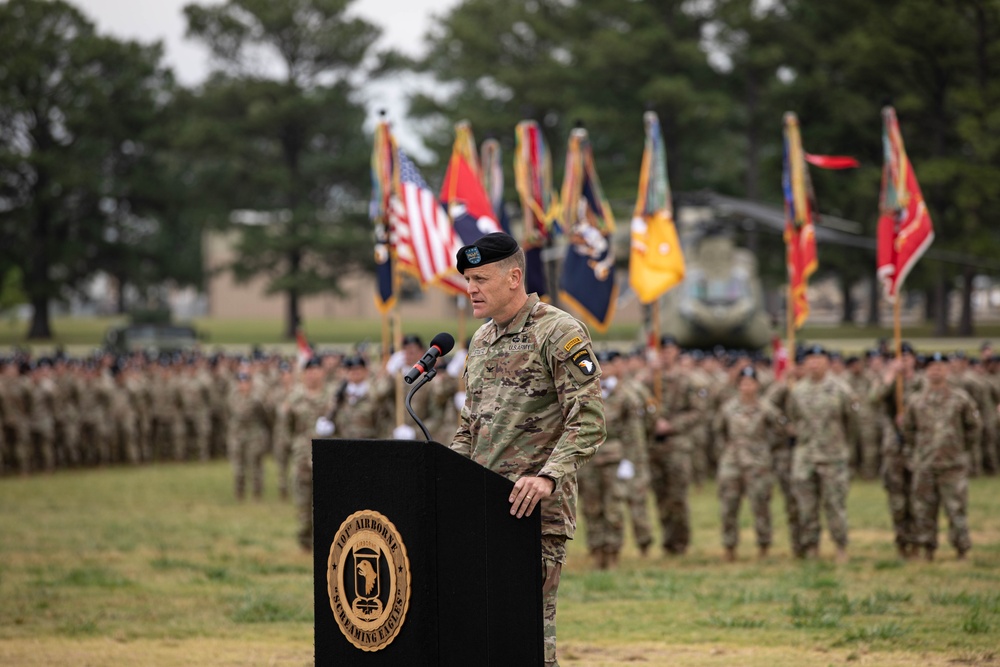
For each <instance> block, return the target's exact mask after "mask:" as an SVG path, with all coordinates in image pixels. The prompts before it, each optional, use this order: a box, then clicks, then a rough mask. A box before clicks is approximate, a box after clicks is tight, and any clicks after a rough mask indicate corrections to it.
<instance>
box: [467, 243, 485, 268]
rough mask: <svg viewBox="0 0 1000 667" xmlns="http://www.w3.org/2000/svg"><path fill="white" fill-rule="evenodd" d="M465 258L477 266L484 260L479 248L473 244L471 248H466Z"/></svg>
mask: <svg viewBox="0 0 1000 667" xmlns="http://www.w3.org/2000/svg"><path fill="white" fill-rule="evenodd" d="M465 259H466V260H468V262H469V264H472V265H473V266H475V265H476V264H479V263H480V262H481V261H483V256H482V255H481V254H480V253H479V248H477V247H476V246H472V247H471V248H466V250H465Z"/></svg>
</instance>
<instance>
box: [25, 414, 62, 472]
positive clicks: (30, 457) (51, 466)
mask: <svg viewBox="0 0 1000 667" xmlns="http://www.w3.org/2000/svg"><path fill="white" fill-rule="evenodd" d="M21 461H22V465H21V470H22V471H27V472H31V471H32V470H33V469H35V468H36V466H37V465H38V464H39V463H40V464H41V469H42V470H45V471H48V472H51V471H53V470H55V468H56V434H55V427H54V426H51V425H50V426H48V427H42V428H32V429H31V440H30V441H29V442H28V443H27V446H26V447H25V448H24V451H22V454H21Z"/></svg>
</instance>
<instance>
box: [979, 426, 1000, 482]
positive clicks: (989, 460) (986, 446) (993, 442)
mask: <svg viewBox="0 0 1000 667" xmlns="http://www.w3.org/2000/svg"><path fill="white" fill-rule="evenodd" d="M997 437H998V436H997V420H996V418H992V419H990V418H988V417H984V419H983V438H982V442H981V443H980V445H979V446H980V449H982V450H983V470H984V471H985V472H987V473H990V474H994V475H995V474H997V473H998V472H1000V451H998V449H997Z"/></svg>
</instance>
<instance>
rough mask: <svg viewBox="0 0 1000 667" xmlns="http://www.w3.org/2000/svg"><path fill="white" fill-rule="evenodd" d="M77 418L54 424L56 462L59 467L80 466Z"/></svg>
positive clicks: (78, 421) (78, 422)
mask: <svg viewBox="0 0 1000 667" xmlns="http://www.w3.org/2000/svg"><path fill="white" fill-rule="evenodd" d="M80 457H81V454H80V419H79V416H75V417H72V418H70V419H63V420H61V421H58V422H56V460H57V461H58V464H59V466H60V467H63V468H65V467H69V466H76V465H80V463H81V460H80Z"/></svg>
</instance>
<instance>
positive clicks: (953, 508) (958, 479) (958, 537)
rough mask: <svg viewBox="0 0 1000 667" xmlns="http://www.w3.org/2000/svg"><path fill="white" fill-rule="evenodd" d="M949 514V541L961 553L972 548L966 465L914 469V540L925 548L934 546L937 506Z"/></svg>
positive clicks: (936, 538)
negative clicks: (915, 531)
mask: <svg viewBox="0 0 1000 667" xmlns="http://www.w3.org/2000/svg"><path fill="white" fill-rule="evenodd" d="M942 505H943V506H944V513H945V515H946V516H947V517H948V542H950V543H951V546H953V547H955V550H956V551H958V552H959V553H960V554H964V553H965V552H966V551H968V550H969V549H971V548H972V541H971V540H970V538H969V521H968V516H967V513H968V508H969V474H968V472H966V469H965V467H961V468H948V469H945V470H934V469H924V468H918V469H917V470H915V471H914V472H913V514H914V518H915V521H916V526H917V541H918V543H919V544H920V545H922V546H923V547H924V548H925V549H936V548H937V541H938V537H937V532H938V530H937V522H938V508H939V507H940V506H942Z"/></svg>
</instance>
